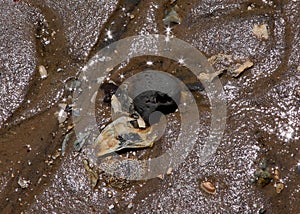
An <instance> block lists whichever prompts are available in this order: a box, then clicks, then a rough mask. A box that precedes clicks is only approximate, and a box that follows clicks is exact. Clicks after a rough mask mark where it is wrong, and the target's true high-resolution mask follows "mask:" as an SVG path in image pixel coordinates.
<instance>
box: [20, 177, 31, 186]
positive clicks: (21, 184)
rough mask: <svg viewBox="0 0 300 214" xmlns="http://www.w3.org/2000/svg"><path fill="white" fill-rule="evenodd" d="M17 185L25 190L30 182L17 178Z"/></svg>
mask: <svg viewBox="0 0 300 214" xmlns="http://www.w3.org/2000/svg"><path fill="white" fill-rule="evenodd" d="M18 184H19V186H20V187H21V188H22V189H26V188H28V187H29V184H30V180H25V179H24V178H22V177H19V180H18Z"/></svg>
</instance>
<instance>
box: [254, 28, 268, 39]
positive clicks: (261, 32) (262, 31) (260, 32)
mask: <svg viewBox="0 0 300 214" xmlns="http://www.w3.org/2000/svg"><path fill="white" fill-rule="evenodd" d="M253 34H254V35H255V36H256V37H257V38H259V39H265V40H267V39H268V38H269V35H268V29H267V26H266V25H265V24H262V25H254V27H253Z"/></svg>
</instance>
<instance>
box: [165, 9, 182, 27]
mask: <svg viewBox="0 0 300 214" xmlns="http://www.w3.org/2000/svg"><path fill="white" fill-rule="evenodd" d="M163 22H164V24H165V25H166V26H170V25H171V23H173V24H180V23H181V18H180V17H179V15H178V13H177V12H176V10H175V9H174V8H172V9H171V11H170V12H169V13H168V15H167V16H166V17H165V18H164V19H163Z"/></svg>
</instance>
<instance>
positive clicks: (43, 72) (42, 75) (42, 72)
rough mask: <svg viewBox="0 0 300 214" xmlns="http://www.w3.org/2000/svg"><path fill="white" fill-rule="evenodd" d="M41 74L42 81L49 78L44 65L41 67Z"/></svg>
mask: <svg viewBox="0 0 300 214" xmlns="http://www.w3.org/2000/svg"><path fill="white" fill-rule="evenodd" d="M39 73H40V75H41V78H42V79H45V78H47V76H48V73H47V70H46V68H45V66H43V65H40V66H39Z"/></svg>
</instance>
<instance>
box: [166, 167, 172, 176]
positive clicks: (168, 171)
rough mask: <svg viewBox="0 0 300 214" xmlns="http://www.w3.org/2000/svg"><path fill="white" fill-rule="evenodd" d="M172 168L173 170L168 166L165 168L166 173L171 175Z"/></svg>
mask: <svg viewBox="0 0 300 214" xmlns="http://www.w3.org/2000/svg"><path fill="white" fill-rule="evenodd" d="M172 170H173V169H172V168H171V167H170V168H169V169H168V170H167V175H171V173H172Z"/></svg>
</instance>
